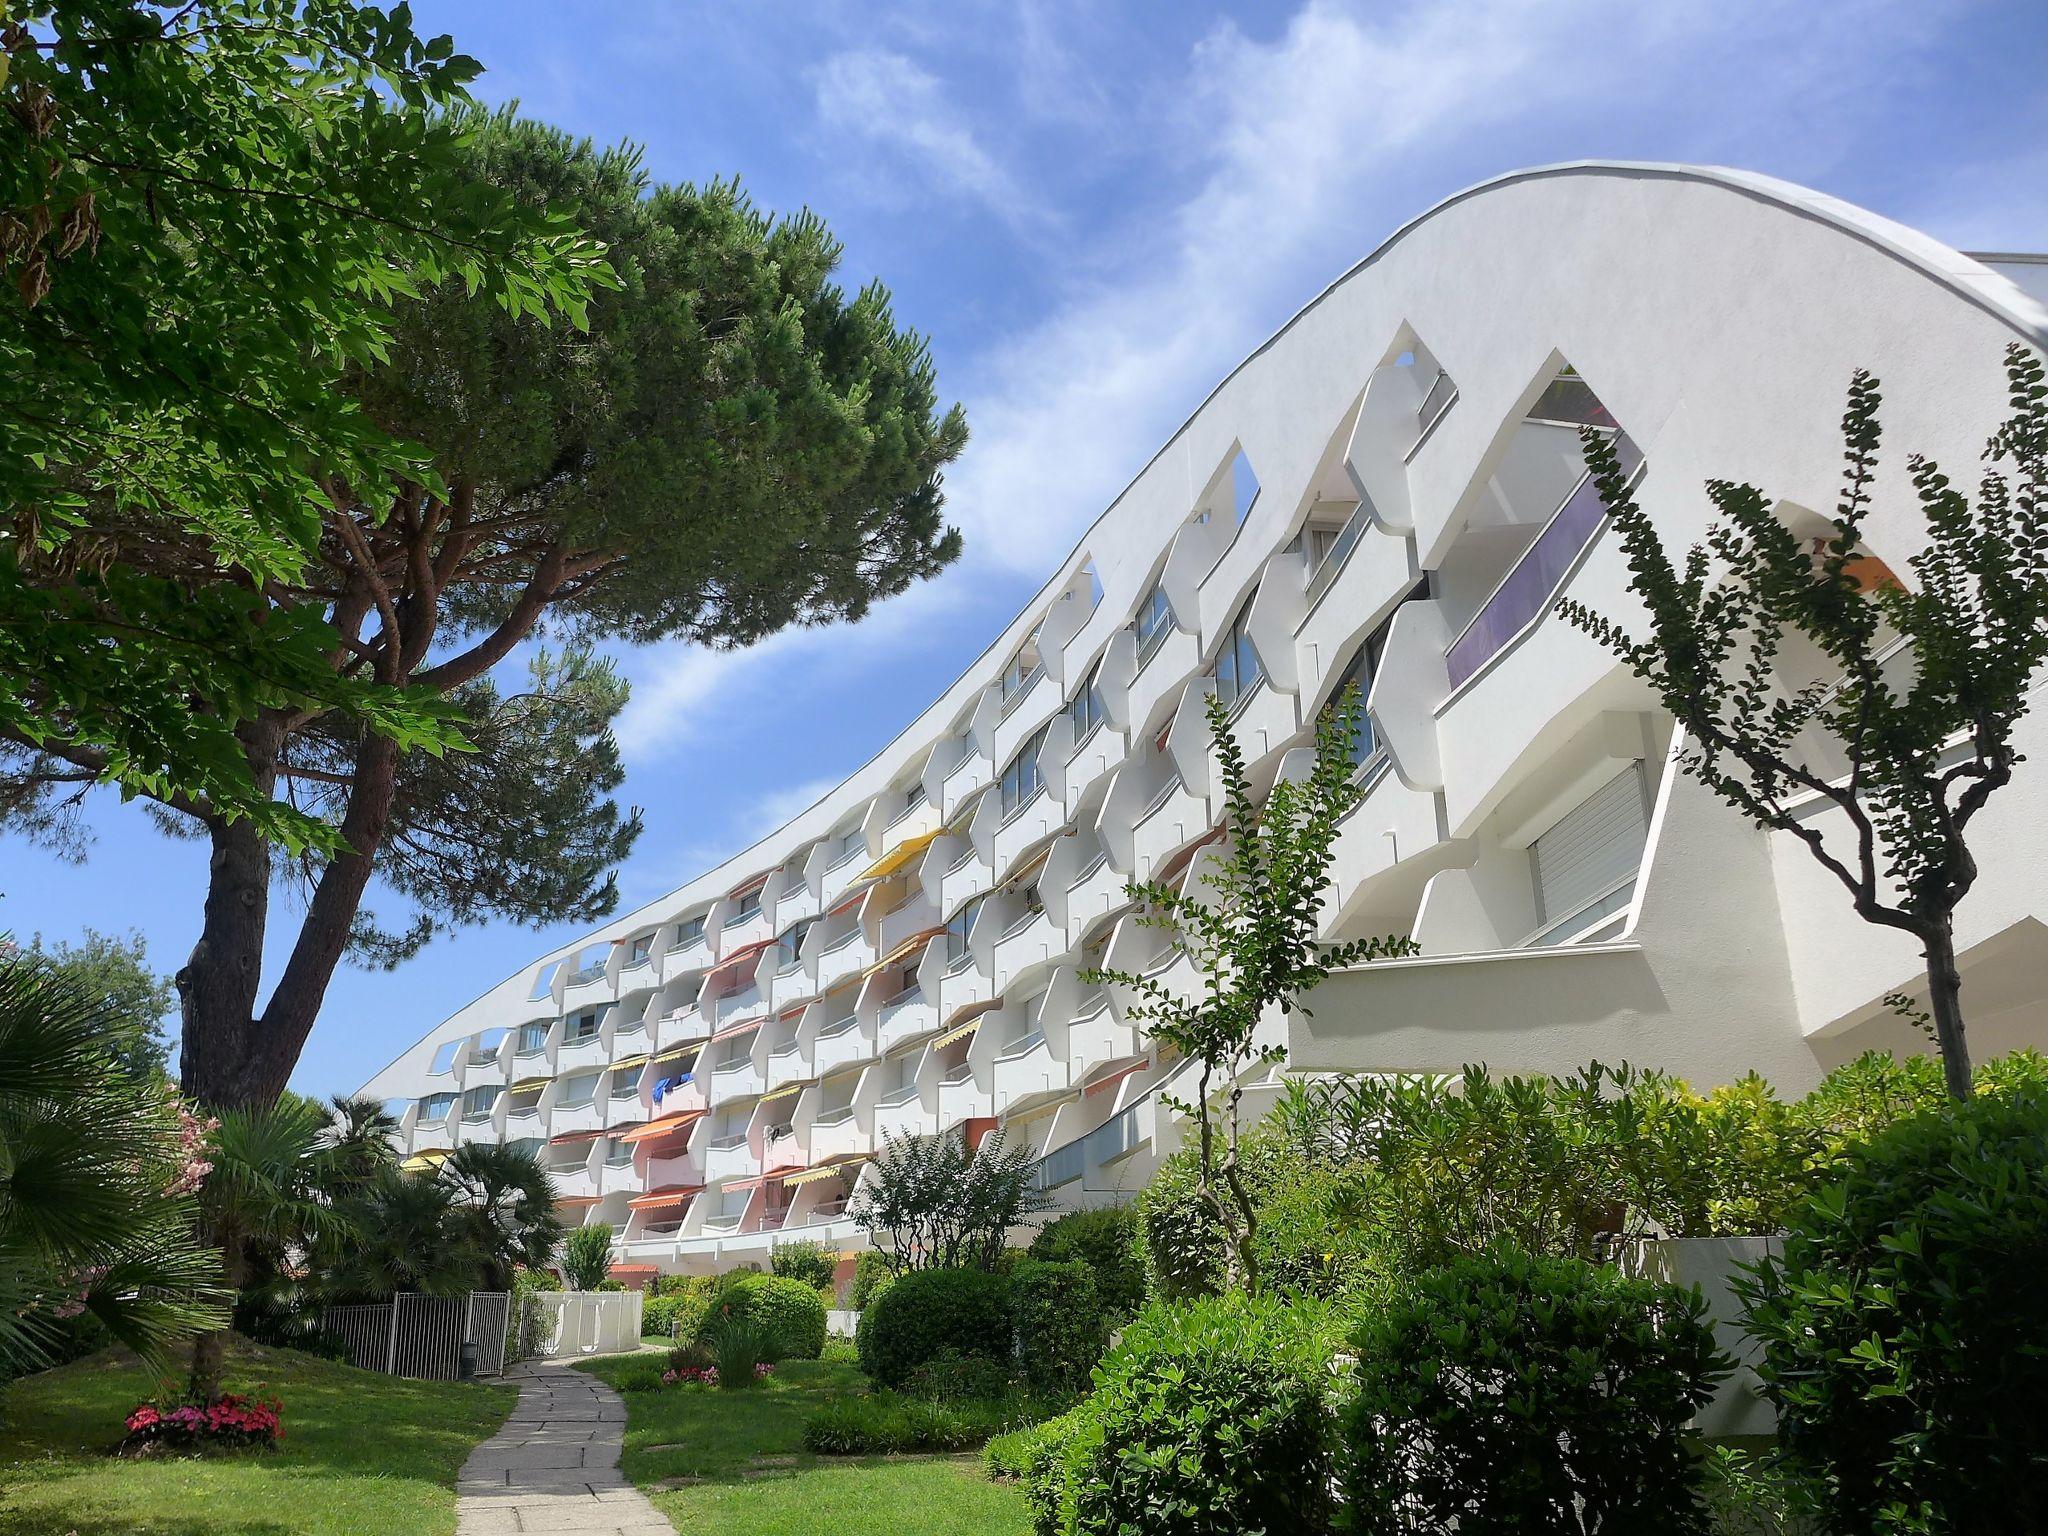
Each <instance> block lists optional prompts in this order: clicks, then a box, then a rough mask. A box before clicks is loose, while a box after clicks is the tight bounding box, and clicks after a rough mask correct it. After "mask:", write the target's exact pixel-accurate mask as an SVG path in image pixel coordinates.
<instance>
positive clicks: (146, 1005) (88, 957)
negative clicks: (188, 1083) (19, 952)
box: [29, 928, 178, 1083]
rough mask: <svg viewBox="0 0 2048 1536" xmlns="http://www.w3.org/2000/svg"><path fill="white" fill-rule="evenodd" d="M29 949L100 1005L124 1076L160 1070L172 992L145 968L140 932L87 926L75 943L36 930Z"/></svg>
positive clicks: (165, 1060)
mask: <svg viewBox="0 0 2048 1536" xmlns="http://www.w3.org/2000/svg"><path fill="white" fill-rule="evenodd" d="M29 953H30V954H32V955H36V956H38V957H39V958H41V959H43V960H45V961H47V962H48V963H49V966H50V968H51V969H52V970H53V971H56V972H58V973H59V974H60V975H63V976H67V977H69V978H70V979H71V981H72V982H73V984H74V985H76V986H77V987H78V988H79V989H80V990H82V991H83V992H85V993H86V995H88V996H89V997H91V998H92V999H93V1000H94V1001H95V1002H96V1003H98V1004H99V1005H101V1007H102V1008H103V1009H104V1012H105V1015H106V1018H107V1021H108V1024H109V1026H110V1027H111V1028H112V1030H113V1031H114V1034H115V1036H116V1039H117V1043H116V1045H115V1047H114V1056H115V1059H116V1060H117V1061H118V1062H119V1063H120V1064H121V1070H122V1071H123V1072H124V1073H126V1074H127V1076H128V1077H130V1078H131V1079H133V1080H134V1081H136V1082H149V1083H154V1082H157V1081H159V1080H161V1079H162V1078H163V1077H164V1076H165V1075H166V1072H167V1070H168V1068H169V1066H170V1059H171V1052H170V1044H169V1042H168V1041H167V1040H165V1038H164V1020H165V1019H167V1018H169V1017H170V1016H171V1015H172V1013H173V1012H174V1011H175V1010H176V1008H177V1004H178V993H177V989H176V988H175V987H173V986H172V985H171V978H170V977H168V976H164V975H160V974H159V973H158V972H156V971H155V970H153V969H152V968H151V967H150V964H149V953H148V946H147V945H146V944H145V943H144V942H143V938H142V935H141V933H140V932H138V931H136V930H133V929H131V930H129V933H128V937H127V938H126V939H121V938H117V937H115V936H114V935H112V934H107V933H101V932H100V931H99V930H98V929H97V928H87V929H86V930H85V937H84V938H82V939H80V940H79V941H78V943H76V944H69V943H66V942H65V941H64V940H62V939H59V940H58V941H57V942H56V943H54V944H50V945H45V944H44V943H43V936H42V935H41V934H37V935H36V937H35V942H34V943H32V944H30V945H29Z"/></svg>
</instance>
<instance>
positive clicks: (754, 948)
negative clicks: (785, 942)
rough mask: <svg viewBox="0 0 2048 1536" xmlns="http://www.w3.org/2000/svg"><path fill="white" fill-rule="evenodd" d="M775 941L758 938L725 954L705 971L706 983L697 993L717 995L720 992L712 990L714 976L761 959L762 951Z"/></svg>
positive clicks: (702, 995) (699, 994)
mask: <svg viewBox="0 0 2048 1536" xmlns="http://www.w3.org/2000/svg"><path fill="white" fill-rule="evenodd" d="M775 942H776V941H775V940H774V939H757V940H755V941H754V942H753V943H752V944H747V945H744V946H742V947H741V948H739V949H736V950H734V951H733V952H732V953H731V954H729V955H726V956H724V957H723V958H722V959H720V960H719V962H718V964H716V965H714V966H713V967H711V969H710V970H708V971H706V972H705V973H704V985H703V988H702V989H701V990H700V991H699V992H698V994H697V995H698V996H699V997H705V996H710V997H716V996H717V995H718V994H717V993H716V992H715V991H713V990H712V978H713V977H715V976H717V975H719V974H720V973H721V972H724V971H737V970H738V969H739V968H740V967H741V966H743V965H745V964H746V963H747V962H748V961H749V960H758V959H760V958H761V952H762V951H763V950H765V949H768V948H770V947H772V946H773V945H774V944H775Z"/></svg>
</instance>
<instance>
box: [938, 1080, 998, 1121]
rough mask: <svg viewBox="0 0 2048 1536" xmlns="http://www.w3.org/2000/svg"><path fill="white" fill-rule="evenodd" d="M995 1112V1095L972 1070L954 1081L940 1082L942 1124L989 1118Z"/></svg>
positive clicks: (939, 1117) (940, 1119)
mask: <svg viewBox="0 0 2048 1536" xmlns="http://www.w3.org/2000/svg"><path fill="white" fill-rule="evenodd" d="M995 1112H996V1108H995V1100H994V1097H993V1096H992V1095H991V1094H990V1093H989V1091H988V1090H987V1089H986V1088H983V1087H982V1086H981V1085H980V1084H979V1083H977V1082H975V1080H974V1074H973V1073H972V1072H969V1073H967V1074H966V1075H965V1076H963V1077H958V1078H955V1079H954V1080H953V1081H952V1082H946V1081H943V1080H942V1081H941V1082H940V1083H939V1115H938V1120H939V1124H940V1125H941V1126H947V1125H957V1124H959V1123H960V1122H961V1121H962V1120H982V1119H987V1118H988V1117H990V1116H992V1115H994V1114H995Z"/></svg>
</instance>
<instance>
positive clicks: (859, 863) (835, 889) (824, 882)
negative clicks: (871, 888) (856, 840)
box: [818, 845, 873, 908]
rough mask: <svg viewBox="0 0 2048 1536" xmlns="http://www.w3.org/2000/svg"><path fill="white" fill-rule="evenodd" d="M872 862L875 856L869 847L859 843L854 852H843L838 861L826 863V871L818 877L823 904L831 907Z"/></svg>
mask: <svg viewBox="0 0 2048 1536" xmlns="http://www.w3.org/2000/svg"><path fill="white" fill-rule="evenodd" d="M872 862H873V856H872V855H871V854H870V853H869V852H868V850H867V848H866V847H865V846H858V845H857V846H856V847H855V848H854V850H853V852H852V853H850V854H842V855H841V856H840V858H839V860H838V861H837V862H836V863H833V864H828V865H826V866H825V871H824V873H823V874H822V875H821V876H819V879H818V889H819V891H820V892H821V893H822V895H821V900H822V902H823V905H824V906H825V907H827V908H829V907H831V906H832V904H833V903H834V902H836V901H838V899H839V898H840V896H841V895H843V894H844V893H845V891H846V889H847V887H848V886H850V885H852V884H853V882H854V881H855V880H857V879H859V878H860V875H861V871H863V870H865V869H866V868H867V867H868V865H869V864H870V863H872Z"/></svg>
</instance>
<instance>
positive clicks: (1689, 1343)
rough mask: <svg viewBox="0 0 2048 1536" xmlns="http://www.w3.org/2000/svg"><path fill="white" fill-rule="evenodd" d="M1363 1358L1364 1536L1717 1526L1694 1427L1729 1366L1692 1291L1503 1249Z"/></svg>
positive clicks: (1438, 1273) (1437, 1289) (1393, 1315)
mask: <svg viewBox="0 0 2048 1536" xmlns="http://www.w3.org/2000/svg"><path fill="white" fill-rule="evenodd" d="M1352 1343H1353V1349H1354V1351H1355V1353H1356V1355H1357V1357H1358V1364H1357V1369H1356V1379H1355V1383H1354V1386H1355V1392H1354V1395H1353V1397H1352V1400H1351V1403H1350V1406H1349V1408H1348V1409H1347V1411H1346V1414H1345V1427H1344V1445H1343V1450H1342V1452H1341V1455H1340V1466H1341V1475H1342V1480H1343V1485H1344V1489H1345V1494H1346V1499H1347V1502H1348V1503H1349V1505H1350V1508H1351V1513H1352V1519H1353V1522H1354V1529H1355V1530H1356V1531H1357V1532H1359V1533H1360V1536H1415V1533H1421V1532H1437V1531H1446V1530H1456V1531H1458V1532H1459V1533H1460V1536H1510V1533H1514V1536H1519V1533H1522V1532H1527V1531H1543V1532H1587V1533H1591V1532H1616V1531H1651V1530H1656V1531H1663V1532H1669V1533H1671V1536H1686V1533H1692V1532H1705V1531H1706V1530H1707V1529H1708V1524H1707V1515H1706V1507H1705V1504H1704V1502H1703V1500H1702V1488H1703V1472H1702V1468H1701V1464H1700V1462H1699V1460H1698V1458H1697V1457H1696V1456H1695V1455H1694V1454H1693V1451H1692V1448H1691V1446H1690V1445H1689V1444H1688V1443H1687V1439H1686V1436H1685V1427H1686V1425H1687V1423H1688V1422H1689V1421H1690V1420H1691V1418H1692V1416H1693V1415H1694V1414H1695V1413H1696V1412H1697V1411H1698V1410H1699V1408H1700V1407H1701V1405H1703V1404H1704V1403H1705V1402H1706V1401H1707V1400H1708V1398H1709V1397H1711V1396H1712V1395H1713V1389H1714V1385H1715V1383H1716V1381H1717V1380H1718V1379H1719V1378H1720V1377H1721V1376H1722V1375H1724V1374H1725V1373H1726V1371H1727V1369H1728V1367H1729V1362H1728V1361H1727V1359H1726V1358H1725V1357H1724V1356H1722V1355H1721V1354H1720V1353H1719V1352H1718V1351H1717V1350H1716V1348H1715V1345H1714V1335H1713V1328H1712V1325H1711V1324H1710V1323H1709V1322H1708V1321H1707V1319H1706V1316H1705V1304H1704V1303H1703V1302H1702V1301H1701V1299H1700V1296H1699V1293H1698V1291H1697V1290H1692V1289H1680V1288H1678V1287H1676V1286H1669V1285H1662V1284H1659V1283H1657V1282H1655V1281H1649V1280H1638V1279H1633V1278H1630V1277H1629V1276H1626V1275H1623V1274H1621V1273H1620V1272H1619V1271H1617V1270H1614V1269H1611V1268H1608V1267H1605V1266H1601V1265H1595V1264H1587V1263H1582V1262H1580V1261H1578V1260H1575V1259H1559V1258H1545V1257H1535V1256H1531V1255H1529V1254H1526V1253H1521V1252H1518V1251H1516V1250H1514V1249H1511V1248H1506V1247H1503V1248H1500V1249H1497V1250H1495V1251H1494V1252H1491V1253H1486V1254H1480V1255H1475V1256H1472V1257H1468V1258H1461V1259H1458V1260H1456V1261H1455V1262H1453V1263H1451V1264H1449V1265H1446V1266H1445V1267H1443V1268H1441V1269H1436V1270H1432V1271H1430V1272H1428V1273H1427V1274H1424V1275H1421V1276H1419V1277H1417V1278H1416V1279H1414V1280H1412V1281H1411V1282H1409V1283H1408V1284H1407V1285H1406V1286H1404V1287H1403V1288H1402V1290H1401V1291H1400V1292H1399V1293H1398V1294H1397V1295H1396V1297H1395V1298H1394V1299H1393V1300H1392V1301H1391V1302H1390V1303H1389V1304H1388V1305H1387V1306H1386V1307H1385V1309H1384V1310H1382V1311H1378V1312H1376V1313H1374V1314H1372V1315H1370V1316H1368V1318H1367V1319H1366V1321H1365V1322H1364V1323H1362V1324H1361V1325H1360V1326H1359V1328H1358V1329H1357V1331H1356V1332H1355V1333H1354V1334H1353V1336H1352Z"/></svg>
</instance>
